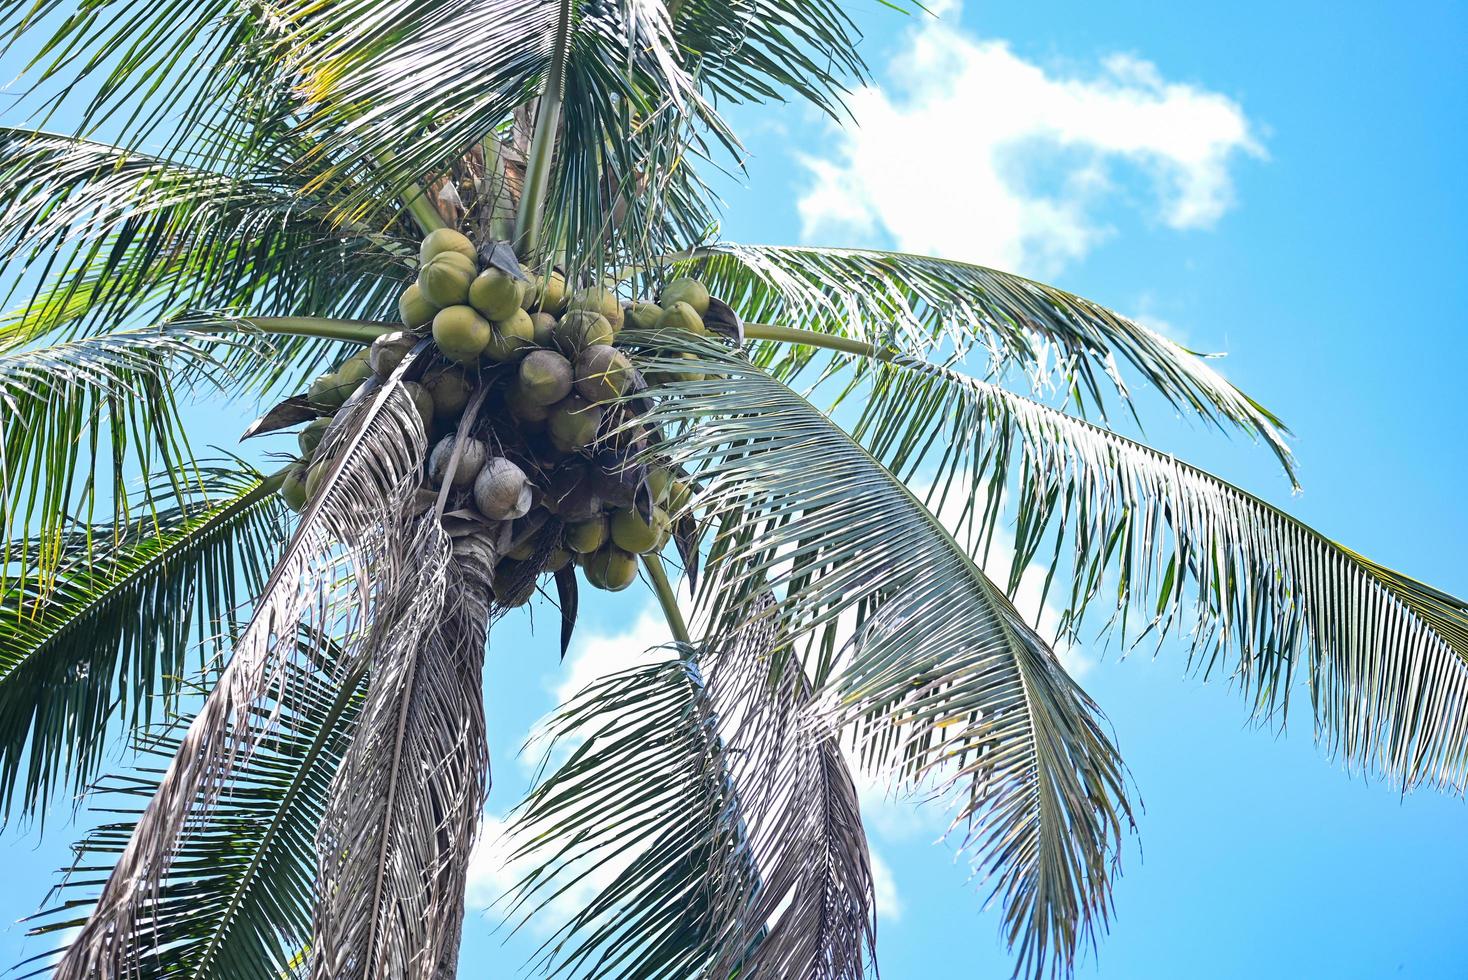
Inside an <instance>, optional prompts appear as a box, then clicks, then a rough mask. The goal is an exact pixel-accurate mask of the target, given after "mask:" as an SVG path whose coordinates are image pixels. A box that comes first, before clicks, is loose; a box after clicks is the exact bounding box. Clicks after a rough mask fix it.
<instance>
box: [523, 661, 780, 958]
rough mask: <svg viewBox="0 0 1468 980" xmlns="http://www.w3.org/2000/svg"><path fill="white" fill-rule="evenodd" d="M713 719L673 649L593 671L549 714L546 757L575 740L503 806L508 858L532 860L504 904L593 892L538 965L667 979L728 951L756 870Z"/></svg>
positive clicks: (745, 930)
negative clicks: (612, 669) (667, 655)
mask: <svg viewBox="0 0 1468 980" xmlns="http://www.w3.org/2000/svg"><path fill="white" fill-rule="evenodd" d="M717 726H718V720H717V718H716V717H715V715H714V712H713V708H712V705H711V704H710V701H709V696H708V691H707V687H706V684H705V682H704V679H703V676H702V675H701V674H700V672H699V670H698V667H697V666H696V665H695V663H694V661H693V660H691V659H682V658H679V659H668V660H664V661H662V662H660V663H654V664H650V665H647V666H643V667H637V668H633V669H631V670H625V671H621V672H619V673H615V674H611V675H608V676H606V677H603V678H601V679H600V680H598V681H595V682H593V683H592V684H591V685H589V686H588V687H587V688H586V689H585V690H584V691H582V692H580V693H579V694H577V695H576V696H575V697H574V698H573V699H572V700H571V701H570V702H568V703H567V704H565V705H562V706H561V708H560V709H559V710H558V712H557V714H556V715H555V716H554V717H553V719H552V720H551V722H550V723H549V725H548V726H547V728H546V730H545V738H546V739H547V746H548V747H547V757H549V754H550V753H551V752H552V751H555V750H557V749H558V748H560V747H561V746H564V745H566V744H567V743H568V742H569V741H571V740H579V739H584V741H582V742H581V744H579V745H577V746H576V747H575V748H574V749H573V750H572V751H571V753H570V755H569V757H568V758H567V759H566V761H565V762H564V763H563V764H562V765H561V766H559V767H558V768H557V770H556V771H555V772H554V773H552V774H551V775H550V776H549V777H548V778H546V779H545V780H544V781H542V782H541V783H540V784H539V785H538V786H536V788H535V789H534V790H532V791H531V793H530V795H529V796H527V797H526V799H525V801H524V802H523V803H521V804H520V805H519V807H517V808H516V811H515V813H514V814H513V815H512V823H511V831H510V832H511V838H510V839H511V841H512V842H514V843H515V844H516V849H515V851H514V853H513V854H512V855H511V857H510V861H512V862H514V861H519V860H527V861H529V862H530V863H532V864H533V865H535V868H534V870H532V871H531V872H530V873H528V874H527V875H526V876H525V878H524V879H523V880H522V881H521V882H520V883H519V884H518V885H517V886H516V889H515V892H514V900H513V902H512V904H511V905H510V908H509V914H510V915H511V916H514V917H516V918H519V917H520V916H522V915H524V916H526V917H528V916H529V915H533V914H534V913H535V912H536V911H539V910H541V909H543V908H544V906H545V905H546V904H548V903H549V902H551V901H553V900H554V899H555V898H556V897H557V896H558V895H562V894H564V893H566V892H568V891H569V890H571V889H574V888H577V887H578V886H579V885H582V883H586V884H589V885H590V886H591V887H592V888H593V889H594V895H593V897H592V898H591V899H590V901H589V902H588V903H587V904H586V906H585V908H583V909H582V910H581V911H579V912H577V913H576V914H575V915H574V916H572V917H571V918H570V919H569V920H568V921H567V922H565V924H563V925H562V926H561V927H560V928H559V929H558V930H557V931H556V932H555V933H554V934H552V936H551V937H550V938H549V939H547V940H546V941H545V943H544V944H543V945H542V946H541V950H540V954H541V955H540V957H539V958H538V960H537V962H536V963H535V965H534V966H535V969H536V970H537V971H538V972H539V973H540V974H541V975H544V976H564V975H572V976H577V977H586V978H587V980H592V978H599V977H608V978H610V977H628V976H636V977H646V978H648V980H653V978H666V980H673V978H685V977H701V976H708V975H710V974H709V972H708V970H709V967H710V966H711V964H712V963H714V962H718V961H722V960H724V959H725V958H726V955H725V954H726V953H733V954H734V956H735V958H736V959H737V958H738V955H737V954H738V953H739V952H740V951H741V948H740V943H741V942H747V941H748V939H749V922H748V921H747V919H745V918H744V915H743V913H745V912H747V910H748V909H749V904H750V898H751V896H752V894H753V891H754V889H755V886H756V882H755V877H754V875H755V871H754V868H753V865H752V861H751V860H750V855H749V853H748V851H747V849H746V845H745V840H744V832H743V825H742V820H741V817H740V812H739V805H738V800H737V797H736V793H735V789H734V786H733V783H732V781H731V779H730V775H729V772H728V766H727V758H728V756H727V750H726V749H725V747H724V746H723V744H722V743H721V741H720V739H719V736H718V731H717ZM599 880H606V881H607V884H605V885H604V886H603V887H600V888H599V889H598V888H596V886H595V883H596V882H597V881H599ZM730 944H732V945H733V947H734V948H733V949H732V950H730V949H729V946H730ZM728 975H729V974H727V973H726V974H725V976H728Z"/></svg>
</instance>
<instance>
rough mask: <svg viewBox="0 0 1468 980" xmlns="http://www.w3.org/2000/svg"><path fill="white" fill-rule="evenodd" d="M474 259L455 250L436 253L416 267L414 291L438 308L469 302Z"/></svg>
mask: <svg viewBox="0 0 1468 980" xmlns="http://www.w3.org/2000/svg"><path fill="white" fill-rule="evenodd" d="M474 271H475V270H474V262H473V260H471V259H466V258H464V256H462V255H460V254H459V253H458V252H440V253H439V254H438V255H435V256H434V257H433V258H431V259H429V260H428V261H427V262H425V263H423V265H422V266H420V267H419V269H418V292H419V293H420V294H421V295H422V297H423V298H424V299H426V300H427V301H428V302H430V303H432V304H433V305H434V306H436V307H438V308H439V309H440V310H441V309H443V308H444V307H446V306H457V305H460V304H463V303H468V302H469V284H470V283H472V282H473V281H474Z"/></svg>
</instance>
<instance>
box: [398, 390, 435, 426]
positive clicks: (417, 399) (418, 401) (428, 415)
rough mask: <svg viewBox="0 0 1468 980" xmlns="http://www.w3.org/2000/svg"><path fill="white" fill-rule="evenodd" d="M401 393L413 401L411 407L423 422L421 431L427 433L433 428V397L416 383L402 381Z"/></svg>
mask: <svg viewBox="0 0 1468 980" xmlns="http://www.w3.org/2000/svg"><path fill="white" fill-rule="evenodd" d="M403 391H405V392H407V394H408V397H409V398H411V399H413V407H414V408H416V409H417V410H418V417H419V418H421V419H422V420H423V431H424V432H427V431H428V430H429V429H430V428H431V427H432V426H433V396H432V395H430V394H429V393H428V389H427V388H424V387H423V386H422V385H420V384H418V383H417V382H416V381H404V382H403Z"/></svg>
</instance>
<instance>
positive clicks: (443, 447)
mask: <svg viewBox="0 0 1468 980" xmlns="http://www.w3.org/2000/svg"><path fill="white" fill-rule="evenodd" d="M458 441H459V436H458V433H450V434H449V435H446V436H444V437H443V438H442V439H440V440H439V441H438V445H436V446H434V447H433V452H432V453H430V454H429V455H428V478H429V479H430V480H432V481H433V484H434V486H442V485H443V478H444V474H445V473H446V472H447V471H448V465H449V460H450V459H452V458H453V455H454V446H455V444H457V443H458ZM488 457H489V447H487V446H486V445H485V444H484V443H483V442H481V441H480V440H478V439H465V440H464V449H463V451H462V452H461V453H459V462H458V465H457V466H455V467H454V478H453V481H452V485H453V487H454V489H456V490H462V489H464V488H465V487H470V486H473V485H474V480H475V478H476V477H478V476H479V471H480V470H482V469H484V461H485V460H486V459H487V458H488Z"/></svg>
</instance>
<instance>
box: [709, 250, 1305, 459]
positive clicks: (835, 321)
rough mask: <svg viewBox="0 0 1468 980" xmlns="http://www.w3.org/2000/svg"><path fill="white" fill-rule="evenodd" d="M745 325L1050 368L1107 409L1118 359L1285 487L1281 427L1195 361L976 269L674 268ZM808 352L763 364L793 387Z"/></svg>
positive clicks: (797, 260)
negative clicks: (1273, 464)
mask: <svg viewBox="0 0 1468 980" xmlns="http://www.w3.org/2000/svg"><path fill="white" fill-rule="evenodd" d="M680 264H681V266H682V267H683V268H685V269H689V270H691V271H694V272H696V273H697V274H698V275H699V276H700V277H701V278H702V279H704V280H705V281H706V282H707V283H708V285H709V289H710V291H711V292H713V293H714V295H716V296H719V297H722V298H723V299H725V300H726V301H727V302H728V303H729V304H730V305H732V306H733V307H734V308H735V309H736V310H738V311H739V313H740V314H741V315H742V316H743V317H744V319H745V320H747V321H750V322H760V323H772V324H785V325H791V326H798V327H803V328H805V329H808V330H815V331H818V332H820V333H825V334H831V335H834V336H837V337H843V338H848V339H851V340H856V341H860V342H863V343H868V344H872V345H875V346H876V347H877V348H879V349H882V348H892V349H894V350H895V351H897V352H898V353H901V354H905V355H908V356H911V357H915V358H919V359H928V358H930V357H932V356H933V355H941V356H945V357H947V356H952V357H962V356H964V355H966V354H968V353H970V352H977V353H980V354H982V355H984V356H986V357H987V359H988V361H989V370H990V372H991V374H992V375H994V376H996V377H997V376H999V375H1002V374H1003V373H1004V372H1006V371H1007V370H1009V369H1011V368H1014V369H1019V370H1022V371H1024V372H1027V373H1029V374H1030V376H1031V378H1032V381H1033V382H1034V384H1035V385H1036V386H1037V387H1041V386H1043V385H1044V382H1045V379H1046V377H1047V376H1049V375H1050V374H1052V373H1053V372H1058V376H1059V377H1060V378H1062V379H1063V380H1064V382H1065V384H1066V385H1067V386H1068V392H1069V395H1070V397H1071V398H1073V399H1074V401H1075V402H1076V404H1077V406H1078V407H1079V408H1081V409H1082V410H1085V409H1086V407H1087V405H1088V404H1089V405H1090V406H1092V407H1093V408H1094V409H1101V410H1103V411H1104V407H1105V404H1106V392H1107V390H1108V388H1110V389H1113V390H1115V391H1116V392H1119V393H1120V394H1121V395H1122V396H1125V395H1126V393H1127V387H1126V382H1125V380H1124V379H1123V377H1122V374H1121V372H1120V369H1119V364H1120V363H1123V362H1124V363H1126V364H1128V365H1129V366H1130V367H1132V368H1133V369H1135V370H1136V371H1137V372H1138V373H1139V374H1140V375H1141V377H1142V378H1143V379H1144V380H1145V381H1146V382H1147V383H1148V384H1149V385H1151V386H1152V387H1153V388H1155V389H1156V390H1157V391H1158V392H1160V393H1161V394H1162V395H1163V397H1165V398H1166V399H1167V400H1168V401H1169V402H1170V403H1171V404H1173V405H1174V406H1176V407H1178V408H1180V409H1188V410H1191V411H1195V412H1197V413H1198V414H1199V415H1201V416H1202V417H1203V418H1205V419H1208V420H1210V421H1211V422H1214V423H1215V424H1217V425H1218V426H1220V427H1223V426H1224V425H1225V424H1228V425H1233V426H1235V427H1237V428H1239V429H1241V430H1242V431H1243V432H1245V433H1246V434H1248V435H1249V436H1251V437H1254V438H1261V439H1263V440H1265V442H1266V443H1268V445H1269V447H1270V449H1271V450H1272V451H1273V452H1274V454H1275V455H1276V456H1277V457H1278V458H1279V460H1280V462H1281V463H1282V464H1283V465H1284V467H1285V470H1286V472H1287V473H1289V474H1290V475H1291V479H1292V480H1293V465H1292V462H1291V457H1290V451H1289V448H1288V446H1286V444H1285V441H1284V436H1285V435H1286V434H1287V431H1288V430H1286V429H1285V428H1284V426H1283V425H1282V424H1281V422H1280V421H1279V419H1277V418H1275V416H1274V415H1272V414H1271V413H1270V412H1269V411H1268V410H1266V409H1265V408H1263V407H1262V406H1261V405H1259V404H1258V403H1257V402H1255V401H1254V400H1253V399H1251V398H1249V397H1248V396H1247V395H1245V394H1244V393H1243V392H1241V391H1239V390H1238V389H1237V388H1235V387H1234V386H1233V385H1231V384H1229V383H1228V381H1226V380H1225V379H1224V378H1223V377H1222V376H1220V375H1219V374H1218V373H1217V372H1216V371H1214V370H1213V369H1212V368H1210V367H1209V366H1208V365H1207V364H1206V363H1205V361H1204V360H1203V359H1202V358H1201V357H1199V356H1198V355H1197V354H1195V353H1193V352H1191V351H1188V350H1186V349H1184V348H1182V347H1180V346H1178V345H1177V344H1175V343H1173V342H1172V341H1170V340H1168V339H1167V338H1165V337H1163V336H1161V335H1160V334H1157V333H1156V332H1154V331H1152V330H1149V329H1147V328H1146V327H1144V326H1142V325H1141V324H1138V323H1136V322H1135V321H1133V320H1130V319H1128V318H1127V317H1124V316H1121V315H1119V314H1117V313H1113V312H1111V311H1110V310H1108V309H1106V308H1105V307H1102V306H1099V305H1097V304H1096V303H1093V302H1091V301H1090V300H1086V299H1082V298H1081V297H1079V296H1074V295H1072V294H1070V293H1067V292H1064V291H1063V290H1060V289H1056V288H1055V287H1053V286H1047V285H1045V284H1043V283H1038V282H1034V281H1033V280H1029V279H1025V278H1022V277H1020V276H1015V275H1011V274H1009V273H1005V272H999V271H996V270H994V269H988V268H985V267H983V266H978V265H973V264H971V263H967V262H957V261H954V260H951V259H937V258H930V257H927V256H921V255H908V254H903V253H898V252H880V251H871V250H866V249H837V248H803V247H792V246H768V245H721V246H717V247H712V248H705V249H699V250H697V251H696V252H695V254H694V256H693V258H691V259H688V260H686V261H685V262H683V263H680ZM810 354H811V351H810V350H809V349H806V350H805V351H803V352H801V351H794V352H792V351H790V350H789V349H788V348H769V349H766V350H764V351H763V352H762V353H761V356H760V361H761V363H764V364H766V365H767V366H768V367H769V368H770V369H771V370H772V371H773V372H774V373H775V375H776V376H777V377H781V378H785V379H787V380H788V379H790V378H793V377H794V376H795V375H796V374H798V373H799V372H800V371H801V370H802V369H803V368H804V367H805V366H806V365H807V364H808V363H809V357H810Z"/></svg>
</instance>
